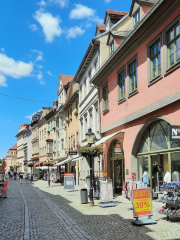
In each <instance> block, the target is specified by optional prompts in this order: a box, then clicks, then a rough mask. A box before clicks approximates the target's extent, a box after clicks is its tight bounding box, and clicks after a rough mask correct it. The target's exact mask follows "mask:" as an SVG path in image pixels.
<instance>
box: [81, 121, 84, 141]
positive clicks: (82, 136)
mask: <svg viewBox="0 0 180 240" xmlns="http://www.w3.org/2000/svg"><path fill="white" fill-rule="evenodd" d="M83 139H84V131H83V122H81V140H83Z"/></svg>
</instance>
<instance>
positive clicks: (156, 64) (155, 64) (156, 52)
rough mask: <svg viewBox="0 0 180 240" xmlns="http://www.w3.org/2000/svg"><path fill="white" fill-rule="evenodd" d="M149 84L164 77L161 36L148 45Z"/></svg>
mask: <svg viewBox="0 0 180 240" xmlns="http://www.w3.org/2000/svg"><path fill="white" fill-rule="evenodd" d="M147 57H148V58H147V63H148V83H149V85H150V84H151V82H154V81H157V80H159V78H161V77H162V70H161V57H162V56H161V34H159V35H158V36H157V37H156V38H155V39H154V40H153V41H152V42H150V43H149V44H148V45H147Z"/></svg>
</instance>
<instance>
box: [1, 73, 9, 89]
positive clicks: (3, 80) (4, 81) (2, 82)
mask: <svg viewBox="0 0 180 240" xmlns="http://www.w3.org/2000/svg"><path fill="white" fill-rule="evenodd" d="M0 86H2V87H7V83H6V78H5V77H4V76H3V75H1V74H0Z"/></svg>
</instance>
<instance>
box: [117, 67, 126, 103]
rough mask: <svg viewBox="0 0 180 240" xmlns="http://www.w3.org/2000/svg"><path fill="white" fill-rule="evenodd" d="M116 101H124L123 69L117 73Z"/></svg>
mask: <svg viewBox="0 0 180 240" xmlns="http://www.w3.org/2000/svg"><path fill="white" fill-rule="evenodd" d="M117 77H118V83H117V84H118V101H121V100H123V99H125V77H126V74H125V68H123V69H122V70H120V72H118V76H117Z"/></svg>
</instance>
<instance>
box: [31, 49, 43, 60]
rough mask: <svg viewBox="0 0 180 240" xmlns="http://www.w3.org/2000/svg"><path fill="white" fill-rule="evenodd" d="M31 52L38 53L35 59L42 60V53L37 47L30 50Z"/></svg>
mask: <svg viewBox="0 0 180 240" xmlns="http://www.w3.org/2000/svg"><path fill="white" fill-rule="evenodd" d="M31 52H35V53H38V56H37V57H36V61H42V60H43V53H42V52H41V51H39V50H37V49H33V50H31Z"/></svg>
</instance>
